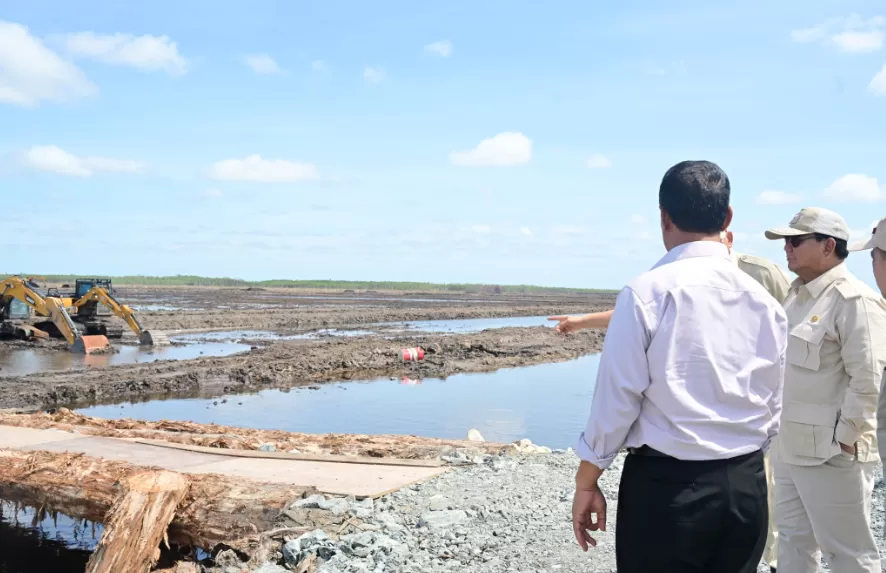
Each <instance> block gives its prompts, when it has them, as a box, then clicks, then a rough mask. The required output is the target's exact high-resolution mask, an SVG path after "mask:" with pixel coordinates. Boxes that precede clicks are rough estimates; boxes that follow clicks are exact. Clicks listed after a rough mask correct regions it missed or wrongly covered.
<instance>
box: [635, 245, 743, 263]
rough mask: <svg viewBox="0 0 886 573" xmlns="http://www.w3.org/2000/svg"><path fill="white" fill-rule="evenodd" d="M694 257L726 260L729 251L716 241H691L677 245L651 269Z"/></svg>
mask: <svg viewBox="0 0 886 573" xmlns="http://www.w3.org/2000/svg"><path fill="white" fill-rule="evenodd" d="M696 257H723V258H724V259H726V260H729V258H730V256H729V249H728V248H726V245H724V244H723V243H719V242H717V241H691V242H689V243H683V244H682V245H677V246H676V247H674V248H673V249H671V250H670V251H668V252H667V254H665V256H663V257H662V258H661V259H660V260H659V261H658V262H657V263H655V266H653V267H652V268H653V269H655V268H658V267H660V266H662V265H667V264H669V263H673V262H676V261H679V260H681V259H691V258H696Z"/></svg>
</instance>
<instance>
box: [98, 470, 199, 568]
mask: <svg viewBox="0 0 886 573" xmlns="http://www.w3.org/2000/svg"><path fill="white" fill-rule="evenodd" d="M188 485H189V484H188V480H187V479H185V478H184V476H182V475H181V474H178V473H175V472H169V471H159V472H154V471H150V472H143V473H140V474H136V475H134V476H132V477H130V478H128V479H127V480H125V482H124V492H123V495H122V497H120V499H119V500H118V501H117V503H115V504H114V506H113V507H112V508H111V511H110V513H109V514H108V515H107V517H106V519H105V522H106V524H105V530H104V533H103V534H102V538H101V539H100V540H99V542H98V545H97V546H96V547H95V550H94V551H93V553H92V556H91V557H90V558H89V563H88V564H87V565H86V573H124V572H127V573H148V572H149V571H150V570H151V569H152V568H153V566H154V565H155V564H156V563H157V559H158V558H159V557H160V549H159V547H160V541H161V540H162V539H163V538H164V537H166V529H167V528H168V527H169V524H170V522H171V521H172V518H173V516H174V515H175V509H176V507H178V504H179V503H181V501H182V500H183V499H184V497H185V495H186V494H187V493H188Z"/></svg>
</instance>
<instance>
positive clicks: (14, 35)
mask: <svg viewBox="0 0 886 573" xmlns="http://www.w3.org/2000/svg"><path fill="white" fill-rule="evenodd" d="M97 92H98V89H97V88H96V87H95V86H94V85H93V84H92V83H91V82H90V81H89V80H88V79H86V76H85V75H84V74H83V72H81V71H80V69H79V68H77V66H75V65H73V64H72V63H70V62H67V61H65V60H64V59H62V58H61V57H59V55H58V54H56V53H55V52H53V51H52V50H50V49H49V48H47V47H46V46H44V45H43V42H41V41H40V40H39V39H38V38H36V37H34V36H32V35H31V33H30V32H29V31H28V29H27V28H26V27H24V26H22V25H20V24H15V23H12V22H4V21H2V20H0V102H3V103H9V104H14V105H19V106H25V107H31V106H35V105H37V104H39V103H40V102H41V101H44V100H51V101H57V102H61V101H66V100H68V99H71V98H74V97H85V96H91V95H94V94H96V93H97Z"/></svg>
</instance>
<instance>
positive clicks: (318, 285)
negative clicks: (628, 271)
mask: <svg viewBox="0 0 886 573" xmlns="http://www.w3.org/2000/svg"><path fill="white" fill-rule="evenodd" d="M4 276H8V275H4ZM24 276H38V277H40V278H43V279H46V281H48V282H51V283H73V282H74V280H76V279H77V278H78V276H79V277H86V276H89V277H92V278H110V279H111V280H113V281H114V283H115V284H116V285H147V286H209V287H284V288H301V289H333V290H355V291H356V290H362V291H365V290H388V291H426V292H463V293H486V294H512V293H513V294H572V293H575V294H594V293H612V292H615V291H613V290H608V289H581V288H565V287H542V286H534V285H487V284H457V283H452V284H438V283H420V282H398V281H380V282H376V281H334V280H282V279H280V280H267V281H246V280H242V279H232V278H210V277H198V276H191V275H175V276H168V277H149V276H141V275H136V276H120V277H107V276H101V275H24Z"/></svg>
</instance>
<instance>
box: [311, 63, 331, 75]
mask: <svg viewBox="0 0 886 573" xmlns="http://www.w3.org/2000/svg"><path fill="white" fill-rule="evenodd" d="M327 67H328V66H327V65H326V62H324V61H323V60H314V61H313V62H311V69H312V70H314V71H315V72H324V71H326V69H327Z"/></svg>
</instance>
